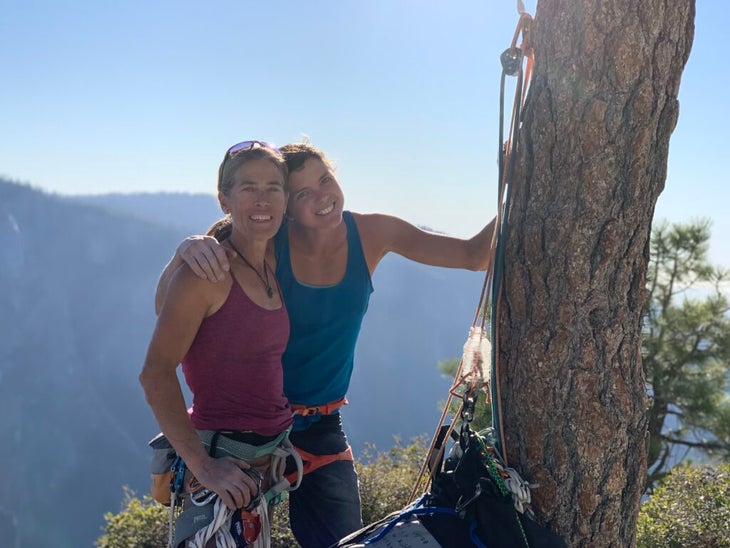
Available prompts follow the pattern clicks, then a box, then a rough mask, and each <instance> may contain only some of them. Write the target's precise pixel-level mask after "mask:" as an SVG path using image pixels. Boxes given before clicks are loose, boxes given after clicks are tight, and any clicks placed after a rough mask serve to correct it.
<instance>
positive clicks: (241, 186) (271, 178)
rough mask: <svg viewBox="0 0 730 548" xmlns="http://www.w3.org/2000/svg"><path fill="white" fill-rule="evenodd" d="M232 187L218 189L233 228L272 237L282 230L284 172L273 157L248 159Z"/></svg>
mask: <svg viewBox="0 0 730 548" xmlns="http://www.w3.org/2000/svg"><path fill="white" fill-rule="evenodd" d="M231 183H232V184H231V185H230V187H229V188H228V189H227V190H226V191H223V192H219V193H218V200H219V201H220V204H221V208H222V209H223V211H224V212H225V213H229V214H230V215H231V221H232V225H233V231H234V232H235V233H238V234H240V235H241V236H242V237H244V238H250V239H255V240H269V239H270V238H273V237H274V235H275V234H276V231H277V230H279V226H280V225H281V221H282V219H283V217H284V211H285V209H286V199H287V194H286V191H285V187H284V174H283V173H282V171H281V169H280V168H279V167H278V166H277V165H276V164H275V163H274V162H272V161H271V160H270V159H269V158H258V159H254V160H247V161H246V162H245V163H244V164H242V165H241V166H240V167H239V168H238V169H236V171H235V172H234V174H233V177H232V178H231Z"/></svg>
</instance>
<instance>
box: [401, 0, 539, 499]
mask: <svg viewBox="0 0 730 548" xmlns="http://www.w3.org/2000/svg"><path fill="white" fill-rule="evenodd" d="M517 9H518V12H519V13H520V18H519V21H518V23H517V28H516V29H515V33H514V36H513V39H512V44H511V46H510V48H511V50H512V51H514V50H515V48H516V47H517V40H518V38H519V36H520V33H522V43H521V44H520V50H521V51H522V56H523V57H522V58H523V59H527V63H526V68H525V69H524V73H523V71H522V66H521V65H522V64H521V63H520V73H519V76H520V79H519V80H518V85H517V89H516V90H515V105H514V107H513V111H512V115H511V121H510V132H509V134H508V135H510V136H511V135H512V134H513V133H512V132H513V129H514V124H515V123H516V120H515V118H516V116H517V112H518V109H517V108H516V107H517V105H516V103H517V92H518V91H519V88H520V86H522V98H521V101H520V105H519V106H520V107H521V106H522V105H524V102H525V98H526V96H527V91H528V88H529V83H530V80H531V77H532V67H533V64H534V52H533V49H532V44H531V38H530V37H531V26H532V16H530V15H529V14H528V13H527V12H526V11H525V8H524V5H523V3H522V1H521V0H517ZM523 74H524V77H523ZM511 153H513V150H512V143H511V142H510V140H509V139H508V140H507V141H506V142H505V146H504V150H503V151H502V154H503V155H504V159H505V164H504V165H507V160H508V158H509V156H510V154H511ZM505 183H506V181H500V190H499V195H498V200H497V202H498V207H497V216H496V220H495V230H494V232H493V233H492V241H491V242H490V249H489V258H488V259H489V262H490V263H492V265H494V259H495V251H496V248H497V238H498V232H499V230H498V229H499V227H500V226H501V223H502V216H503V214H506V213H507V212H505V211H504V201H505ZM493 276H494V267H492V268H491V269H488V270H487V273H486V275H485V277H484V283H483V285H482V290H481V294H480V297H479V304H478V305H477V308H476V312H475V314H474V319H473V321H472V327H475V326H477V325H479V327H481V328H482V329H484V327H485V324H486V318H487V313H486V311H487V307H488V305H489V300H490V296H489V288H491V286H492V282H493ZM496 298H497V306H496V308H495V310H499V305H500V303H501V300H502V288H501V286H500V287H499V290H498V292H497V296H496ZM495 316H496V314H495ZM496 320H497V318H495V317H493V318H491V321H492V322H495V321H496ZM494 327H495V337H494V339H495V340H494V341H492V344H494V345H495V362H494V364H493V367H494V368H495V379H496V386H495V393H496V397H497V399H498V401H501V391H500V383H499V379H500V378H501V375H500V369H501V368H500V359H499V346H498V343H499V336H498V333H499V331H498V328H499V322H497V323H495V324H494ZM463 366H464V361H463V356H462V359H461V360H460V361H459V367H458V368H457V371H456V374H455V375H454V382H453V384H452V385H451V388H449V396H448V398H447V400H446V404H445V405H444V409H443V411H442V413H441V418H440V419H439V422H438V425H437V427H436V432H435V433H434V436H433V438H432V440H431V444H430V446H429V449H428V452H427V454H426V458H425V460H424V462H423V464H422V465H421V469H420V471H419V473H418V476H417V478H416V482H415V484H414V486H413V489H412V490H411V494H410V496H409V499H408V500H409V503H411V502H413V501H414V500H415V499H416V494H417V493H419V492H422V484H423V482H424V479H425V472H426V468H427V466H428V464H429V463H430V462H434V463H436V462H439V461H440V459H441V458H442V455H443V452H444V449H445V447H446V444H447V442H448V440H449V438H450V435H451V432H452V431H453V430H454V425H455V421H452V423H451V424H450V425H449V428H448V430H447V432H446V434H445V436H444V438H443V441H442V443H441V447H440V448H439V450H438V453H437V454H434V452H435V449H436V441H437V438H438V434H439V432H440V430H441V428H442V426H443V424H444V421H445V420H446V415H447V414H448V412H449V408H450V407H451V404H452V402H453V400H454V398H455V397H457V396H459V397H460V398H461V400H462V401H461V403H460V404H459V407H458V409H457V410H456V416H460V415H461V412H462V410H463V407H464V400H463V396H464V395H469V394H473V393H475V392H476V391H477V390H479V389H480V388H481V387H480V386H478V385H477V384H478V382H479V379H476V378H474V375H473V371H470V372H467V373H464V372H463V371H462V370H463ZM465 383H466V384H467V385H468V386H467V388H466V389H465V391H464V393H463V394H459V393H458V389H459V388H460V387H461V386H462V385H464V384H465ZM497 409H498V413H499V415H500V420H499V422H500V425H501V424H502V406H501V405H498V406H497ZM502 430H503V429H500V432H499V433H498V435H499V436H500V440H501V443H502V448H503V451H502V452H503V453H504V455H503V459H504V462H505V466H507V455H506V451H505V450H504V447H505V442H504V432H503V431H502Z"/></svg>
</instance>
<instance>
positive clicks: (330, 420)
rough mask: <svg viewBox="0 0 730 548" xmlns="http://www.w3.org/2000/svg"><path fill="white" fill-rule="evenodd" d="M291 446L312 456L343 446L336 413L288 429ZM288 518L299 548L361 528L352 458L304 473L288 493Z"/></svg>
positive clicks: (315, 547)
mask: <svg viewBox="0 0 730 548" xmlns="http://www.w3.org/2000/svg"><path fill="white" fill-rule="evenodd" d="M289 439H290V440H291V442H292V443H293V444H294V446H295V447H299V448H301V449H303V450H304V451H307V452H308V453H312V454H315V455H333V454H336V453H340V452H342V451H344V450H346V449H347V447H348V443H347V437H346V436H345V432H344V431H343V430H342V422H341V421H340V415H339V414H334V415H326V416H323V417H322V420H320V421H318V422H315V423H312V424H311V425H310V426H309V428H307V429H306V430H301V431H298V432H292V433H291V434H290V435H289ZM289 520H290V522H291V528H292V532H293V533H294V536H295V537H296V539H297V542H299V544H300V545H301V546H302V548H328V547H329V546H331V545H333V544H335V543H336V542H337V541H339V540H340V539H341V538H343V537H346V536H347V535H349V534H350V533H352V532H353V531H357V530H358V529H360V528H361V527H362V515H361V511H360V492H359V490H358V483H357V474H356V473H355V467H354V464H353V462H352V461H336V462H332V463H330V464H327V465H325V466H323V467H321V468H318V469H317V470H314V471H312V472H310V473H309V474H306V475H305V476H304V479H303V480H302V484H301V485H300V486H299V489H297V490H296V491H292V492H291V493H290V494H289Z"/></svg>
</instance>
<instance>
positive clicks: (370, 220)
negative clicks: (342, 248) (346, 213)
mask: <svg viewBox="0 0 730 548" xmlns="http://www.w3.org/2000/svg"><path fill="white" fill-rule="evenodd" d="M352 216H353V218H354V219H355V222H356V223H357V229H358V231H359V232H360V237H361V238H364V239H365V240H367V241H372V242H383V241H387V240H389V239H390V235H391V234H392V232H393V230H395V229H397V227H398V226H399V225H402V224H405V221H403V220H402V219H399V218H398V217H394V216H393V215H385V214H383V213H354V212H353V214H352Z"/></svg>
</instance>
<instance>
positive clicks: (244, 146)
mask: <svg viewBox="0 0 730 548" xmlns="http://www.w3.org/2000/svg"><path fill="white" fill-rule="evenodd" d="M257 146H260V147H262V148H268V149H269V150H272V151H274V152H276V153H277V154H281V151H280V150H279V149H278V148H276V146H275V145H274V144H272V143H267V142H266V141H241V142H240V143H236V144H235V145H233V146H232V147H231V148H229V149H228V152H226V158H233V157H234V156H235V155H236V154H238V153H239V152H241V151H243V150H250V149H252V148H256V147H257Z"/></svg>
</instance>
